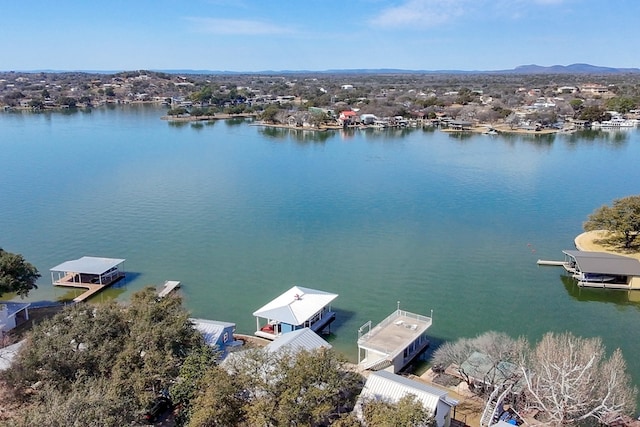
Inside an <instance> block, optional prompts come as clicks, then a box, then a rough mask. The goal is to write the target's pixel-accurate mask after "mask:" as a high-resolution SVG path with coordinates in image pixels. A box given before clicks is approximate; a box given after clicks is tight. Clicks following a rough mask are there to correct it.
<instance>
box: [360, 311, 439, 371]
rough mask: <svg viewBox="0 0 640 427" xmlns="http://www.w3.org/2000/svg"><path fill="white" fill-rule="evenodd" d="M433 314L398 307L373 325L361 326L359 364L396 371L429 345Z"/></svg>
mask: <svg viewBox="0 0 640 427" xmlns="http://www.w3.org/2000/svg"><path fill="white" fill-rule="evenodd" d="M431 323H432V318H431V317H427V316H422V315H420V314H415V313H410V312H408V311H404V310H400V308H399V307H398V309H397V310H396V311H394V312H393V313H391V314H390V315H389V316H387V318H385V319H384V320H383V321H382V322H380V323H378V324H377V325H376V326H374V327H373V328H372V325H371V321H369V322H367V323H365V324H364V325H362V326H361V327H360V329H359V330H358V366H359V367H360V368H362V369H367V370H372V371H378V370H382V369H384V370H389V371H391V372H393V373H396V372H398V371H400V370H402V369H403V368H404V367H405V366H406V365H407V364H408V363H409V362H411V360H412V359H413V358H414V357H415V356H417V355H418V354H419V353H420V352H421V351H422V350H424V349H425V348H426V347H427V346H428V345H429V340H428V339H427V335H426V331H427V329H429V327H430V326H431Z"/></svg>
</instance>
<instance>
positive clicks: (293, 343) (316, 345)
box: [265, 328, 332, 352]
mask: <svg viewBox="0 0 640 427" xmlns="http://www.w3.org/2000/svg"><path fill="white" fill-rule="evenodd" d="M331 347H332V345H331V344H329V343H328V342H327V341H325V340H324V339H323V338H322V337H321V336H319V335H318V334H316V333H315V332H313V331H312V330H311V329H309V328H303V329H298V330H296V331H293V332H289V333H286V334H283V335H282V336H281V337H279V338H278V339H277V340H275V341H272V342H271V343H269V344H268V345H267V346H266V347H265V350H267V351H271V352H274V351H278V350H280V349H283V348H286V349H288V350H292V351H294V352H298V351H300V350H307V351H312V350H317V349H320V348H326V349H329V348H331Z"/></svg>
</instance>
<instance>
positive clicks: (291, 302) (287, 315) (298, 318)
mask: <svg viewBox="0 0 640 427" xmlns="http://www.w3.org/2000/svg"><path fill="white" fill-rule="evenodd" d="M337 297H338V294H332V293H329V292H324V291H318V290H315V289H310V288H303V287H302V286H294V287H292V288H291V289H289V290H288V291H286V292H285V293H283V294H282V295H280V296H279V297H278V298H276V299H274V300H273V301H271V302H270V303H268V304H266V305H264V306H263V307H262V308H260V309H258V310H256V311H254V312H253V315H254V316H256V317H262V318H265V319H271V320H275V321H278V322H281V323H286V324H289V325H296V326H298V325H302V324H303V323H304V322H306V321H307V320H309V319H310V318H312V317H313V316H314V315H315V314H316V313H318V312H319V311H320V310H322V308H323V307H326V306H327V305H329V304H331V301H333V300H334V299H336V298H337Z"/></svg>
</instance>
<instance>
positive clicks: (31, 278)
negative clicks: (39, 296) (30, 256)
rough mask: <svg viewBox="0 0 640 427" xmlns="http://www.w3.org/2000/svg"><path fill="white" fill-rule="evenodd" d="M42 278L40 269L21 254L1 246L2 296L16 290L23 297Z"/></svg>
mask: <svg viewBox="0 0 640 427" xmlns="http://www.w3.org/2000/svg"><path fill="white" fill-rule="evenodd" d="M39 278H40V273H38V269H37V268H35V267H34V266H33V265H31V264H29V263H28V262H27V261H25V259H24V258H23V257H22V255H20V254H14V253H11V252H7V251H5V250H3V249H2V248H0V296H2V294H5V293H11V292H15V293H17V294H18V295H20V296H21V297H24V296H26V295H28V294H29V291H31V290H32V289H36V288H37V287H38V286H37V285H36V281H37V280H38V279H39Z"/></svg>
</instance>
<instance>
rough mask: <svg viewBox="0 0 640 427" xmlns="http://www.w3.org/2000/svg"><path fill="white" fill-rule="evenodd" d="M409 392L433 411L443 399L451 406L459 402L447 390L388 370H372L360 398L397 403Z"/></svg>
mask: <svg viewBox="0 0 640 427" xmlns="http://www.w3.org/2000/svg"><path fill="white" fill-rule="evenodd" d="M407 394H412V395H414V396H415V397H416V399H417V400H418V401H420V402H422V404H423V405H424V407H425V408H427V409H429V410H430V411H431V412H432V413H434V412H435V410H436V408H437V407H438V402H439V401H443V402H445V403H447V404H448V405H449V406H455V405H456V404H457V402H455V401H452V400H450V399H447V392H446V391H444V390H440V389H438V388H435V387H431V386H429V385H427V384H423V383H421V382H418V381H414V380H411V379H409V378H405V377H403V376H401V375H396V374H393V373H391V372H388V371H376V372H372V373H371V374H370V375H369V378H367V382H366V383H365V385H364V388H363V389H362V392H361V393H360V398H359V399H358V400H363V399H365V400H366V399H381V400H386V401H390V402H393V403H395V402H398V401H399V400H400V399H402V398H403V397H404V396H405V395H407Z"/></svg>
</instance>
